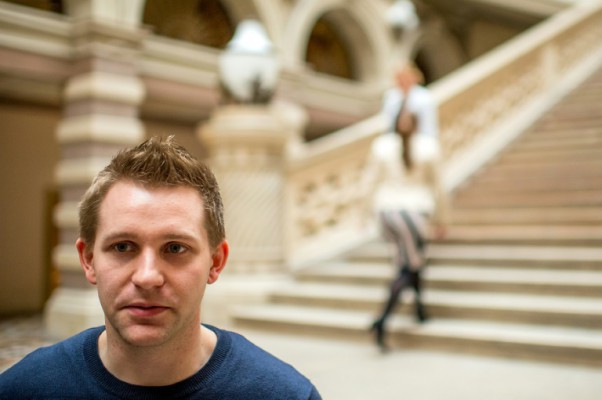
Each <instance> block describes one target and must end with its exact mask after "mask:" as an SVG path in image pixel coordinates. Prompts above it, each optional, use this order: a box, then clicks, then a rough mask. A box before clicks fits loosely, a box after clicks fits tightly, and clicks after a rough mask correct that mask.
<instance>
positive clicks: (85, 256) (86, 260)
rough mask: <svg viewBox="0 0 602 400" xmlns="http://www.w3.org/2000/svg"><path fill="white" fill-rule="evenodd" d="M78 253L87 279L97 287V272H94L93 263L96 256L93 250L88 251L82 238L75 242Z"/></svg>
mask: <svg viewBox="0 0 602 400" xmlns="http://www.w3.org/2000/svg"><path fill="white" fill-rule="evenodd" d="M75 247H76V248H77V253H78V254H79V263H80V264H81V265H82V268H83V269H84V274H85V275H86V279H87V281H88V282H90V283H91V284H93V285H96V271H94V263H93V262H92V260H93V258H94V254H93V252H92V249H88V248H87V247H88V246H86V243H85V242H84V241H83V240H82V238H78V239H77V241H76V242H75Z"/></svg>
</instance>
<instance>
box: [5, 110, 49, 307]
mask: <svg viewBox="0 0 602 400" xmlns="http://www.w3.org/2000/svg"><path fill="white" fill-rule="evenodd" d="M59 118H60V114H59V111H58V110H55V109H51V108H44V107H32V106H21V105H14V104H7V103H0V183H1V185H2V186H1V187H2V195H1V196H0V255H1V258H0V315H3V314H14V313H18V312H31V311H37V310H40V309H41V307H42V306H43V302H44V300H45V294H46V285H47V284H48V278H47V276H48V273H47V269H48V263H49V260H48V257H47V251H48V245H49V243H48V240H49V237H48V236H49V235H48V232H47V229H48V227H47V223H46V221H47V218H48V212H49V211H50V209H49V205H48V200H47V195H48V193H50V192H52V191H53V189H54V185H53V171H54V166H55V165H56V162H57V160H58V157H59V149H58V145H57V144H56V142H55V139H54V132H55V130H56V125H57V123H58V121H59Z"/></svg>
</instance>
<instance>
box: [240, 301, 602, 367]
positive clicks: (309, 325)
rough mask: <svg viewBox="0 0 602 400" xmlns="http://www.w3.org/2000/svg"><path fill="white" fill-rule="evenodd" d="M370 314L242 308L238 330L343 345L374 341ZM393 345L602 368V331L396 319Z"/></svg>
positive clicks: (390, 338)
mask: <svg viewBox="0 0 602 400" xmlns="http://www.w3.org/2000/svg"><path fill="white" fill-rule="evenodd" d="M373 318H374V315H373V314H372V313H370V312H365V311H361V310H341V309H327V308H320V309H318V308H309V307H301V306H291V305H268V306H241V307H239V308H237V309H234V310H233V320H234V322H235V324H237V325H240V326H244V327H249V328H252V329H266V330H270V331H272V332H277V331H281V332H287V333H295V334H300V335H309V334H312V335H317V336H321V337H331V338H336V339H338V340H363V341H368V340H372V337H371V335H370V334H369V332H368V328H369V326H370V324H371V322H372V320H373ZM388 330H389V333H388V335H387V341H388V343H389V345H391V346H393V347H397V348H404V347H416V348H425V349H432V350H442V351H454V352H471V353H477V354H487V355H495V356H500V357H510V358H526V359H531V360H541V361H552V362H560V363H572V364H580V365H594V366H602V330H598V329H584V328H566V327H550V326H537V325H532V324H510V323H495V322H489V321H467V320H455V319H436V318H432V319H431V320H429V321H427V323H425V324H417V323H416V322H414V321H413V319H412V318H410V317H407V316H405V315H396V316H393V317H392V318H391V321H390V323H389V327H388Z"/></svg>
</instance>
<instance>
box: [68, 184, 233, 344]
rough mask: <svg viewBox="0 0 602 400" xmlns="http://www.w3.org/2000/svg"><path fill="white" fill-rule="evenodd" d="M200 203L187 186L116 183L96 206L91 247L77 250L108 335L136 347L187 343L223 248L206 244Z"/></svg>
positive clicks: (219, 266)
mask: <svg viewBox="0 0 602 400" xmlns="http://www.w3.org/2000/svg"><path fill="white" fill-rule="evenodd" d="M204 222H205V216H204V212H203V206H202V200H201V197H200V195H199V194H198V192H197V191H196V190H194V189H193V188H190V187H170V188H164V187H162V188H148V187H144V186H141V185H137V184H134V183H132V182H128V181H124V182H117V183H116V184H115V185H114V186H113V187H112V188H111V189H110V190H109V192H108V193H107V195H106V197H105V198H104V200H103V201H102V203H101V206H100V210H99V218H98V227H97V230H96V241H95V243H94V246H93V248H91V249H90V248H86V245H85V244H84V243H83V242H82V241H81V240H78V242H77V244H76V246H77V249H78V252H79V255H80V260H81V263H82V266H83V267H84V271H85V273H86V278H87V279H88V281H89V282H90V283H92V284H94V285H97V286H98V296H99V298H100V303H101V305H102V308H103V310H104V313H105V320H106V328H107V334H109V335H111V334H113V335H115V334H116V336H115V338H117V339H119V340H123V341H124V342H125V343H126V344H129V345H134V346H155V345H161V344H164V343H168V342H170V341H171V340H173V339H176V340H178V339H184V340H186V338H187V335H193V334H195V333H196V332H198V330H197V329H198V326H199V325H200V305H201V300H202V298H203V294H204V292H205V287H206V285H207V283H213V282H215V281H216V280H217V278H218V276H219V273H220V272H221V270H222V268H223V267H224V265H225V262H226V259H227V255H228V245H227V243H226V242H225V241H224V242H222V243H221V244H220V245H219V246H218V247H217V248H216V249H211V248H210V246H209V241H208V236H207V232H206V230H205V228H204Z"/></svg>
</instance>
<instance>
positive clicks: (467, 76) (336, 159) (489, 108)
mask: <svg viewBox="0 0 602 400" xmlns="http://www.w3.org/2000/svg"><path fill="white" fill-rule="evenodd" d="M600 38H602V2H600V1H591V2H584V3H579V4H577V5H576V6H574V7H572V8H570V9H568V10H567V11H564V12H561V13H560V14H558V15H556V16H554V17H552V18H550V19H549V20H547V21H546V22H544V23H542V24H540V25H538V26H537V27H535V28H534V29H532V30H530V31H528V32H526V33H525V34H523V35H521V36H519V37H517V38H516V39H514V40H511V41H510V42H508V43H506V44H505V45H503V46H501V47H500V48H498V49H496V50H494V51H492V52H491V53H489V54H488V55H485V56H484V57H481V58H479V59H478V60H475V61H474V62H472V63H470V64H468V65H466V66H465V67H463V68H461V69H460V70H458V71H457V72H455V73H453V74H451V75H449V76H447V77H445V78H444V79H442V80H441V81H438V82H436V83H434V84H433V85H431V87H430V89H431V91H432V92H433V95H434V96H435V98H436V101H437V103H438V105H439V123H440V132H441V133H440V135H441V141H442V149H443V157H444V164H443V165H444V169H445V170H444V171H443V172H444V175H443V179H444V186H445V187H446V188H447V189H448V190H451V189H453V188H454V187H455V186H457V185H458V184H459V183H461V182H462V181H463V180H464V179H466V178H467V177H468V176H469V175H470V174H471V173H472V172H474V171H475V170H476V169H477V168H478V167H479V166H481V165H482V164H483V163H484V162H486V161H487V160H488V159H490V158H491V157H492V156H493V155H495V153H496V152H497V151H499V150H500V149H501V148H502V147H503V146H505V145H506V144H507V143H508V142H509V141H510V140H512V138H513V137H515V136H516V135H518V134H519V133H520V132H521V131H522V130H524V129H525V128H526V127H527V126H528V125H529V124H530V123H532V122H533V120H534V118H536V117H537V116H538V115H540V114H541V112H543V111H544V110H545V108H546V107H548V106H549V105H550V102H551V101H554V99H555V98H557V97H558V96H560V95H561V94H562V93H563V90H564V92H566V90H569V89H570V87H571V81H574V80H575V79H579V77H581V76H584V75H585V74H587V70H585V71H584V70H583V68H587V67H588V65H589V64H592V62H593V63H596V62H597V60H599V59H600V57H599V56H597V54H599V53H601V52H602V40H600ZM591 59H593V60H594V61H591V62H590V60H591ZM563 87H564V88H563ZM383 131H384V124H383V121H382V120H380V119H379V118H378V117H374V118H370V119H367V120H365V121H363V122H361V123H359V124H356V125H353V126H351V127H349V128H346V129H343V130H341V131H338V132H336V133H334V134H332V135H329V136H328V137H326V138H324V139H322V140H319V141H316V142H312V143H308V144H305V145H304V146H301V150H300V152H299V153H298V154H297V155H296V157H294V159H293V160H292V161H291V162H290V163H289V168H288V171H287V175H286V185H287V196H286V197H287V203H286V207H285V208H286V210H287V211H286V217H285V219H284V221H285V224H286V225H287V226H286V227H285V231H286V232H287V243H288V248H287V249H286V254H287V260H288V262H289V264H291V265H293V266H295V265H302V264H303V263H305V262H308V261H310V260H313V259H320V258H323V257H327V256H329V255H332V254H336V252H337V251H341V250H343V249H345V248H350V247H353V246H354V245H356V244H358V243H359V242H361V241H362V240H366V239H367V238H369V237H370V235H369V232H370V230H369V229H368V228H370V227H369V226H367V225H366V224H365V221H366V219H365V212H366V209H367V206H366V205H367V202H369V201H370V197H371V189H373V188H374V184H375V181H374V179H375V177H373V176H370V175H369V172H368V170H367V169H366V168H364V166H365V163H366V161H367V159H368V155H369V152H370V147H371V143H372V140H373V139H374V138H375V137H376V136H377V135H378V134H379V133H381V132H383Z"/></svg>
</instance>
